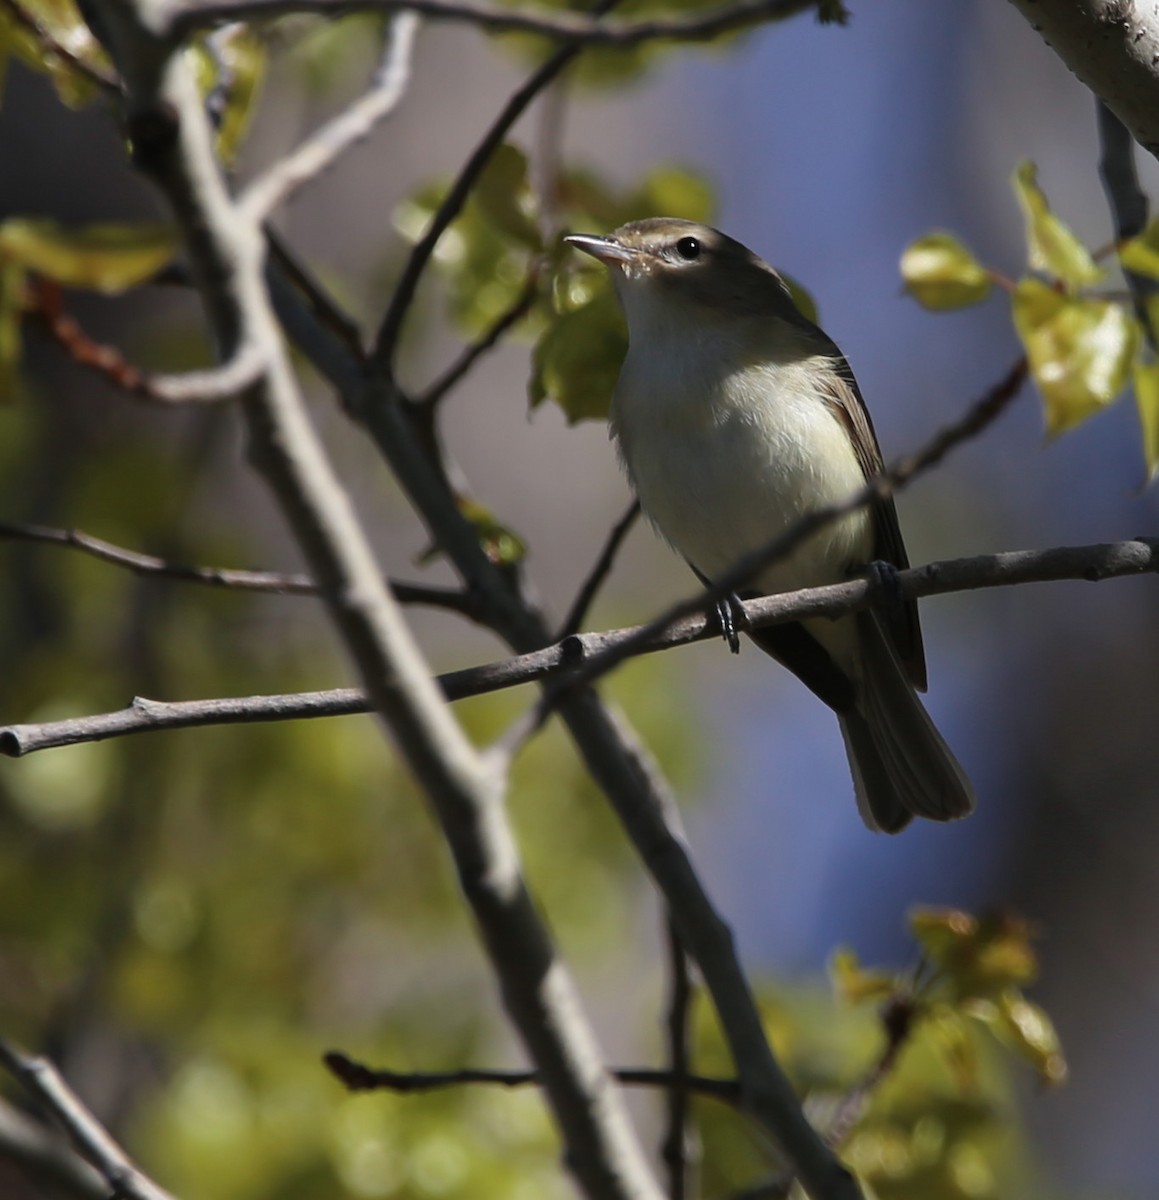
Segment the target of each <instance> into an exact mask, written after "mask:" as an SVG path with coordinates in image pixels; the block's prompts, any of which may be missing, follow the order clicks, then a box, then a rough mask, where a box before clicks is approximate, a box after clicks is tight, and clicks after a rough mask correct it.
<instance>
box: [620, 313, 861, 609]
mask: <svg viewBox="0 0 1159 1200" xmlns="http://www.w3.org/2000/svg"><path fill="white" fill-rule="evenodd" d="M639 316H640V314H638V313H631V312H630V313H629V317H630V321H631V326H632V335H633V339H632V349H631V350H630V351H629V354H628V358H627V361H626V362H625V364H624V368H623V371H622V373H621V376H620V380H619V383H618V385H617V389H616V396H615V401H614V405H613V413H612V427H613V432H614V433H615V435H616V438H617V440H618V442H619V447H620V451H621V454H622V457H623V460H624V463H625V465H626V467H627V470H628V474H629V476H630V477H631V480H632V483H633V485H634V487H635V489H636V494H637V495H638V496H639V499H640V505H641V507H642V508H643V510H644V512H645V513H646V515H647V516H648V517H649V518H650V520H651V521H652V523H653V524H654V525H655V526H656V528H657V529H658V530H659V532H660V533H661V534H662V535H663V536H664V537H665V538H666V539H667V540H668V541H669V542H670V543H671V544H672V546H673V547H674V548H675V549H676V550H677V551H678V552H679V553H680V554H682V555H683V556H684V558H685V559H687V560H688V562H689V563H691V564H692V565H693V566H694V567H695V568H696V569H697V570H698V571H700V572H701V573H702V574H704V575H706V576H708V577H710V578H711V577H714V576H716V575H719V574H720V573H721V572H722V571H723V570H725V569H726V568H727V567H729V566H731V565H732V564H733V563H735V562H736V561H737V560H738V559H739V558H741V557H742V556H743V555H744V554H746V553H748V552H750V551H752V550H755V549H757V548H759V547H761V546H763V545H765V544H766V543H767V542H768V541H770V540H771V539H772V538H773V537H775V536H776V535H777V534H779V533H780V532H782V531H783V530H784V529H786V528H787V527H788V526H789V525H790V524H792V522H793V521H794V520H796V519H797V518H798V517H799V516H800V515H801V514H802V513H805V512H808V511H810V510H812V509H815V508H817V507H820V506H822V505H827V504H831V503H834V502H838V501H841V500H843V499H845V498H846V497H848V496H850V495H852V494H853V493H854V492H855V491H856V490H857V489H859V488H860V487H861V486H863V484H864V482H865V476H864V474H863V472H862V469H861V466H860V464H859V462H858V460H857V456H856V454H855V452H854V450H853V446H852V443H851V442H850V440H849V435H848V433H847V432H846V430H845V428H844V426H843V425H842V424H841V421H840V419H839V418H838V416H837V415H836V414H835V413H834V411H833V410H832V408H831V407H830V406H829V405H828V404H827V403H825V401H824V400H822V399H821V398H820V397H819V396H818V395H816V394H815V392H814V391H813V390H812V389H811V388H810V382H809V381H810V377H811V376H810V369H811V368H812V370H813V371H814V372H815V371H816V369H817V368H818V366H821V365H822V362H821V360H819V359H816V358H814V359H807V358H806V359H797V360H796V361H789V362H780V363H778V362H763V363H753V362H751V361H745V359H744V357H743V356H742V354H740V353H739V352H738V350H737V347H736V346H734V345H730V344H729V341H728V339H727V338H726V337H724V336H723V335H721V334H720V333H719V332H716V331H708V332H705V331H704V330H698V331H697V333H696V336H695V337H694V338H692V339H683V340H682V339H679V338H675V337H671V336H666V335H667V334H670V333H671V331H670V330H663V329H661V330H653V331H652V332H653V334H656V333H659V334H660V335H661V336H660V337H659V338H656V337H654V336H653V337H649V336H648V330H646V329H645V330H641V329H639V328H638V325H639V320H638V318H639ZM642 335H643V336H642ZM641 345H645V346H648V347H649V352H648V353H647V354H641V353H640V350H639V347H640V346H641ZM658 346H660V347H662V348H663V352H662V353H657V352H656V347H658ZM871 547H872V533H871V529H870V519H869V517H868V516H867V515H866V514H865V513H864V512H862V513H859V514H855V515H854V516H852V517H849V518H846V519H844V520H843V521H841V522H839V523H837V524H835V525H831V526H829V527H828V528H827V529H825V530H823V531H821V532H820V533H819V534H816V535H814V537H813V538H811V539H810V540H809V541H807V542H805V543H804V544H803V545H802V546H800V547H799V548H798V549H797V551H796V552H795V553H794V554H793V555H792V556H791V557H790V558H788V559H787V560H785V561H783V562H781V563H779V564H775V565H774V566H772V567H770V568H769V569H768V570H766V571H765V572H763V573H762V575H761V576H760V577H759V579H757V580H756V581H755V586H756V587H757V588H758V589H759V590H761V591H765V592H773V591H789V590H793V589H795V588H799V587H807V586H812V585H817V584H823V583H831V582H836V581H838V580H840V579H843V578H845V577H846V576H847V575H848V572H849V570H850V567H851V566H854V565H861V564H863V563H865V562H866V561H867V560H868V559H869V557H870V555H871Z"/></svg>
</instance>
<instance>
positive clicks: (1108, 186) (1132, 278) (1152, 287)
mask: <svg viewBox="0 0 1159 1200" xmlns="http://www.w3.org/2000/svg"><path fill="white" fill-rule="evenodd" d="M1096 106H1097V108H1098V116H1099V144H1100V147H1101V149H1102V154H1101V155H1100V157H1099V175H1100V176H1101V178H1102V181H1103V190H1104V191H1105V192H1106V193H1107V203H1108V204H1109V205H1110V206H1111V216H1112V217H1113V218H1114V222H1115V241H1116V242H1125V241H1126V240H1127V239H1128V238H1133V237H1135V236H1136V235H1137V234H1140V233H1142V232H1143V230H1144V228H1145V227H1146V225H1147V195H1146V193H1145V192H1144V191H1143V189H1142V188H1141V187H1140V186H1139V173H1138V171H1137V170H1136V169H1135V141H1134V139H1133V138H1132V137H1131V134H1130V132H1129V131H1128V129H1127V127H1126V125H1124V124H1123V122H1122V121H1120V120H1119V118H1118V117H1116V116H1115V114H1114V113H1113V112H1111V110H1110V109H1109V108H1108V107H1107V106H1106V105H1105V104H1104V103H1103V102H1102V101H1101V100H1098V101H1096ZM1123 278H1124V279H1126V281H1127V286H1128V287H1129V288H1130V289H1131V299H1132V301H1133V303H1134V307H1135V316H1136V317H1138V318H1139V324H1140V325H1142V327H1143V332H1144V333H1145V334H1146V337H1147V342H1148V344H1149V345H1150V347H1151V350H1152V352H1154V350H1155V348H1156V344H1157V342H1156V332H1157V331H1156V329H1155V326H1154V324H1153V323H1152V321H1151V312H1150V309H1149V308H1148V306H1147V300H1148V298H1149V297H1151V296H1154V295H1155V293H1156V292H1157V291H1159V282H1157V281H1156V280H1154V279H1151V278H1149V277H1148V276H1146V275H1139V274H1138V273H1137V272H1135V271H1130V270H1128V269H1127V268H1126V267H1124V268H1123Z"/></svg>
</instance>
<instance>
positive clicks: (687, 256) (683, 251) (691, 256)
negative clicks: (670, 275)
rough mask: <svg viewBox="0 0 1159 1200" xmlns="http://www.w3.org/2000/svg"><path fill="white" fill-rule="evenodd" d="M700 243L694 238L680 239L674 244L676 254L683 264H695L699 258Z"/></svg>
mask: <svg viewBox="0 0 1159 1200" xmlns="http://www.w3.org/2000/svg"><path fill="white" fill-rule="evenodd" d="M700 250H701V246H700V241H699V240H698V239H697V238H694V237H682V238H681V239H680V241H678V242H677V243H676V253H677V254H679V255H680V257H681V258H682V259H684V261H685V262H695V261H696V260H697V259H698V258H699V257H700Z"/></svg>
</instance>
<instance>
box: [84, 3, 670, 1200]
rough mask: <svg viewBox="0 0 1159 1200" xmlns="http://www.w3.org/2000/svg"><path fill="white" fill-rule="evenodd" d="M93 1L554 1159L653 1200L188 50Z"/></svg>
mask: <svg viewBox="0 0 1159 1200" xmlns="http://www.w3.org/2000/svg"><path fill="white" fill-rule="evenodd" d="M102 13H103V15H104V17H105V22H103V24H105V25H107V30H108V37H109V44H110V49H111V51H112V52H113V55H114V58H115V60H116V61H117V64H118V66H119V67H120V69H121V73H122V75H123V76H124V77H125V80H126V85H127V87H128V91H129V102H128V106H127V109H128V131H129V135H130V138H131V140H132V142H133V145H134V151H135V160H136V162H137V164H138V165H139V166H140V167H141V168H142V169H143V170H145V171H146V172H147V173H148V174H150V175H151V176H152V177H153V179H154V181H155V182H156V183H157V185H158V186H159V188H160V189H161V191H162V192H163V193H164V195H165V198H166V200H167V201H168V202H169V204H170V206H171V208H172V210H173V212H174V215H175V217H176V219H177V223H178V226H179V228H180V229H181V231H182V233H183V235H184V238H185V242H186V247H187V252H188V257H189V261H190V264H191V268H192V270H193V272H194V275H195V278H196V279H197V281H198V286H199V289H200V291H201V295H202V299H203V301H204V304H205V307H206V310H207V314H208V316H209V318H210V322H211V325H212V327H213V334H214V338H215V341H216V342H217V344H218V345H219V346H220V347H221V348H222V353H223V354H224V355H225V356H227V357H228V356H229V355H230V354H231V353H233V352H235V351H236V348H237V347H238V346H239V345H245V344H250V343H252V344H254V345H256V346H258V347H259V348H260V349H261V351H262V352H263V355H264V363H265V370H264V372H263V374H262V375H261V377H260V378H259V379H258V380H257V381H256V382H255V384H254V386H253V387H251V388H250V389H249V391H248V392H247V393H246V395H245V397H244V403H243V406H242V411H243V415H244V417H245V420H246V424H247V430H248V433H249V439H250V449H251V459H252V461H253V463H254V465H255V467H256V468H257V469H258V470H259V471H260V472H261V474H262V475H263V476H264V478H265V480H266V482H267V483H268V485H269V486H270V488H271V490H272V492H273V494H274V496H275V497H276V499H277V501H278V503H279V505H280V506H281V508H282V510H283V513H284V515H285V517H286V519H287V522H288V524H289V526H290V528H291V530H292V532H293V534H294V536H295V538H296V540H297V542H298V544H299V546H300V547H301V549H302V551H303V554H304V556H305V558H306V561H307V562H308V563H309V565H310V569H311V572H312V574H313V575H314V577H315V578H316V579H317V581H318V583H319V585H320V586H321V589H322V594H323V597H324V598H325V600H326V603H327V606H328V609H329V612H330V615H331V617H332V619H333V622H334V625H335V627H336V629H337V631H338V632H339V634H340V635H341V638H342V641H343V643H344V645H345V648H346V650H347V651H348V653H349V656H350V658H351V660H352V663H353V665H354V667H355V669H356V671H357V673H358V675H359V676H360V678H361V681H362V684H363V686H364V687H365V689H366V692H367V694H368V695H369V697H370V698H371V700H372V703H373V705H374V708H375V710H376V712H377V713H378V714H379V715H380V717H381V718H382V721H383V723H384V724H385V725H386V726H387V728H388V729H389V730H390V731H391V733H392V734H393V735H394V738H395V742H396V744H397V746H398V748H399V751H400V753H401V755H402V757H403V758H404V759H405V761H406V762H407V764H408V765H409V766H410V768H411V770H412V771H413V772H414V774H415V776H416V778H417V779H418V781H419V783H420V785H421V786H422V788H423V790H424V792H425V793H426V795H427V797H428V798H429V800H430V802H431V807H432V809H433V811H434V814H435V816H436V817H437V819H438V821H439V824H440V827H441V830H442V833H443V835H444V837H445V838H446V841H447V844H448V847H449V849H450V851H451V854H452V857H453V859H454V862H455V866H456V869H457V871H458V876H459V883H460V886H461V887H462V889H463V893H464V896H465V898H466V900H467V902H468V903H469V905H470V907H471V910H472V913H473V915H474V917H475V920H476V923H477V928H478V931H479V933H480V935H481V940H482V942H483V944H484V946H485V947H486V950H487V953H488V955H489V957H490V960H491V965H492V967H493V970H494V972H495V975H496V979H497V982H498V985H499V988H500V991H501V993H502V998H503V1001H504V1004H505V1006H506V1009H507V1013H508V1015H509V1017H510V1019H511V1021H512V1024H513V1026H514V1027H515V1029H516V1030H517V1032H518V1034H519V1035H520V1037H521V1038H522V1039H523V1042H524V1044H525V1046H526V1047H527V1049H528V1052H529V1054H530V1055H531V1057H532V1059H533V1060H534V1061H535V1063H536V1065H537V1067H538V1069H539V1071H540V1073H541V1075H542V1077H543V1085H544V1092H545V1094H546V1096H547V1098H548V1101H549V1103H550V1105H551V1107H552V1110H553V1112H554V1115H555V1118H556V1121H557V1123H558V1126H559V1129H560V1132H561V1134H562V1137H563V1140H564V1142H565V1145H566V1160H567V1164H568V1166H569V1168H570V1170H571V1171H572V1172H573V1174H574V1176H575V1179H576V1181H577V1183H578V1184H579V1186H580V1187H581V1188H582V1190H583V1191H584V1192H585V1193H586V1194H587V1195H589V1196H591V1197H599V1198H600V1200H605V1198H606V1200H653V1198H655V1200H658V1198H659V1196H660V1192H659V1189H658V1187H657V1186H656V1184H655V1182H654V1180H653V1178H652V1175H651V1171H650V1169H649V1167H648V1164H647V1162H646V1160H645V1158H644V1155H643V1152H642V1150H641V1148H640V1146H639V1144H638V1142H637V1141H636V1138H635V1136H634V1134H633V1132H632V1129H631V1126H630V1124H629V1122H628V1119H627V1114H626V1111H625V1109H624V1104H623V1099H622V1097H621V1096H620V1094H619V1092H618V1090H617V1089H616V1088H614V1087H612V1086H611V1085H610V1081H609V1079H608V1077H607V1074H606V1071H605V1070H604V1067H603V1064H602V1060H601V1056H600V1053H599V1048H598V1046H597V1044H596V1041H595V1037H594V1035H593V1033H592V1031H591V1027H590V1024H589V1023H588V1021H587V1019H586V1016H585V1015H584V1013H583V1010H582V1006H581V1004H580V1002H579V998H578V996H577V995H576V991H575V987H574V984H573V983H572V980H571V978H570V976H569V975H568V972H567V970H566V968H565V967H564V965H563V964H562V962H561V961H560V960H559V958H558V956H557V954H556V952H555V948H554V946H553V945H552V942H551V939H550V935H549V934H548V932H547V930H546V928H545V926H544V924H543V922H542V920H541V919H540V917H539V914H538V912H537V909H536V906H535V903H534V901H533V899H532V897H531V895H530V893H529V892H528V889H527V886H526V883H525V881H524V878H523V875H522V868H521V864H520V860H519V852H518V849H517V847H516V844H515V840H514V837H513V835H512V832H511V828H510V825H509V823H508V821H507V819H506V814H505V812H504V809H503V796H502V791H501V788H500V787H499V786H498V784H497V781H496V780H495V779H494V778H493V776H492V775H491V773H490V772H489V770H488V767H487V763H486V762H485V760H484V759H483V758H482V756H480V755H479V754H477V753H476V751H475V749H474V747H473V746H472V745H471V743H470V741H469V740H468V738H467V737H466V734H465V733H464V731H463V730H462V728H461V727H460V725H459V724H458V722H457V721H456V720H455V718H454V716H453V714H452V713H451V712H450V709H449V708H448V706H447V705H446V703H445V701H444V700H443V698H442V697H441V696H440V694H439V692H438V689H437V687H436V685H435V684H434V682H433V680H432V679H431V676H430V671H429V668H428V666H427V664H426V663H425V662H424V660H423V658H422V655H421V653H420V651H419V649H418V646H417V644H416V643H415V641H414V638H413V636H412V635H411V633H410V630H409V629H408V628H407V626H406V624H405V622H404V621H403V619H402V616H401V613H400V612H399V609H398V606H397V605H396V604H395V603H394V601H393V599H392V598H391V596H390V594H389V592H388V591H387V590H386V588H385V586H384V585H383V582H382V579H381V577H380V575H379V572H378V568H377V565H376V563H375V561H374V556H373V554H372V552H371V548H370V545H369V543H368V541H367V538H366V535H365V533H364V531H363V529H362V528H361V526H360V524H359V522H358V519H357V516H356V514H355V512H354V509H353V507H352V505H351V503H350V500H349V498H348V496H347V495H346V493H345V491H344V490H343V488H342V486H341V483H340V481H339V480H338V478H337V476H336V475H335V472H334V470H333V468H332V466H331V464H330V462H329V460H328V458H327V456H326V453H325V451H324V449H323V447H322V445H321V443H320V441H319V440H318V437H317V435H316V433H315V431H314V429H313V426H312V425H311V423H310V421H309V418H308V416H307V413H306V411H305V406H304V404H303V402H302V398H301V395H300V394H299V391H298V387H297V383H296V380H295V379H294V376H293V374H292V371H291V366H290V363H289V361H288V358H287V352H286V349H285V347H284V345H283V343H282V339H281V337H280V333H279V330H278V327H277V325H276V323H275V320H274V316H273V311H272V308H271V303H270V297H269V294H268V293H267V291H266V288H265V281H264V274H263V267H264V246H265V241H264V236H263V233H262V229H261V225H260V222H258V221H256V220H254V219H253V217H252V215H250V214H247V213H246V212H245V211H243V210H242V209H241V208H239V206H238V205H237V204H236V203H235V202H234V201H233V200H232V198H231V197H230V195H229V193H228V190H227V188H226V185H225V181H224V179H223V177H222V175H221V172H220V170H219V167H218V164H217V162H216V159H215V155H214V147H213V137H212V130H211V128H210V126H209V122H208V121H207V119H206V115H205V112H204V106H203V104H202V101H201V97H200V95H199V93H198V88H197V82H196V78H195V75H194V72H193V64H192V62H191V61H190V60H189V57H188V56H187V55H184V54H181V53H178V52H175V47H174V44H173V43H172V41H171V39H169V38H167V37H165V36H164V35H162V34H158V33H157V32H156V21H155V17H156V13H155V12H154V11H153V8H152V6H151V5H150V3H149V0H106V2H105V3H104V4H103V5H102Z"/></svg>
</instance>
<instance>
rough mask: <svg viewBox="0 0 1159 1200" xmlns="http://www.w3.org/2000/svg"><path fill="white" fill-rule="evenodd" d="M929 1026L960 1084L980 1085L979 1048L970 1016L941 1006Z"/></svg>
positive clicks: (965, 1088) (969, 1088)
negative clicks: (971, 1035)
mask: <svg viewBox="0 0 1159 1200" xmlns="http://www.w3.org/2000/svg"><path fill="white" fill-rule="evenodd" d="M926 1028H927V1029H928V1030H929V1034H930V1037H931V1038H932V1039H933V1043H934V1045H935V1046H936V1047H937V1050H938V1052H939V1053H940V1054H941V1056H942V1058H943V1059H944V1061H945V1063H946V1065H947V1066H948V1067H949V1068H950V1071H951V1073H952V1074H953V1076H954V1078H955V1080H956V1081H957V1084H958V1087H959V1088H961V1089H962V1090H963V1091H973V1090H974V1089H975V1088H976V1087H977V1086H978V1069H979V1062H978V1047H977V1046H976V1045H975V1043H974V1040H973V1039H972V1038H971V1037H970V1032H969V1028H968V1026H967V1024H966V1017H965V1016H964V1015H963V1014H962V1013H961V1012H959V1011H958V1010H956V1009H951V1008H949V1007H943V1006H939V1007H938V1008H937V1009H936V1010H935V1011H934V1013H933V1016H932V1019H931V1020H930V1021H928V1022H927V1023H926Z"/></svg>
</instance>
